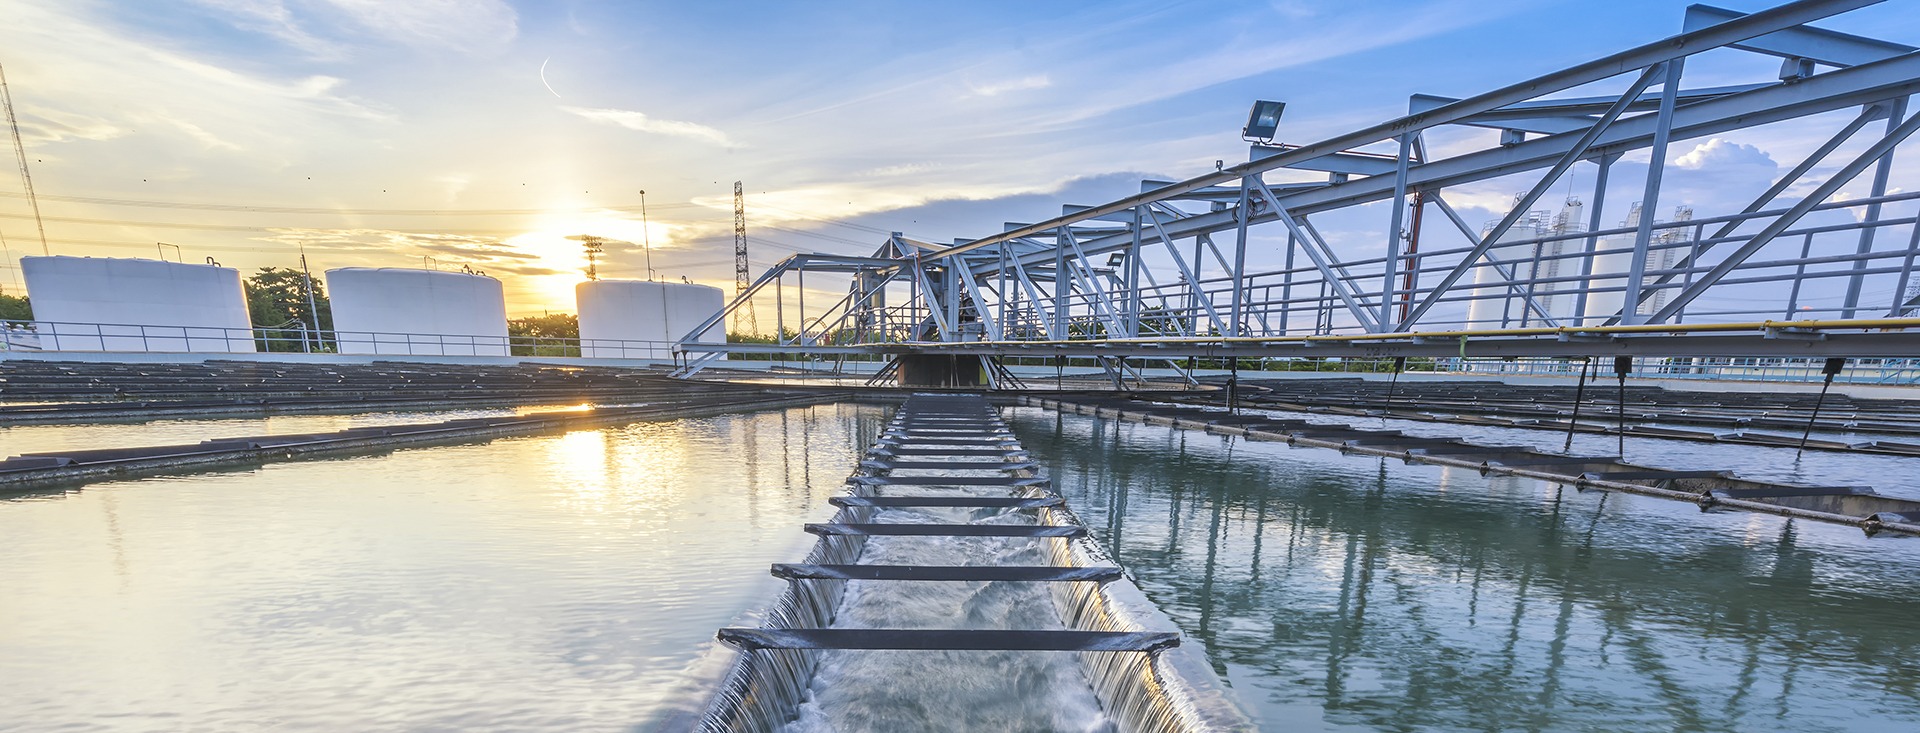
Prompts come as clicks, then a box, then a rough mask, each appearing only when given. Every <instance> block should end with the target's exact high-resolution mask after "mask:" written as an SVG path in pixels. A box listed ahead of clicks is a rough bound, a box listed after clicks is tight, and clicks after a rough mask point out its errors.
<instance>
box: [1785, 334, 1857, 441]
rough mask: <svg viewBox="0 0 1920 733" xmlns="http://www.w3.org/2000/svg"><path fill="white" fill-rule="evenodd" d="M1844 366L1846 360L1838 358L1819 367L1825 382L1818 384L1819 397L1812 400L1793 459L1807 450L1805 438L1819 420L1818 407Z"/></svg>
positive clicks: (1828, 360)
mask: <svg viewBox="0 0 1920 733" xmlns="http://www.w3.org/2000/svg"><path fill="white" fill-rule="evenodd" d="M1846 366H1847V360H1846V358H1845V357H1839V356H1833V357H1828V358H1827V363H1825V364H1822V365H1821V366H1820V373H1821V374H1824V375H1826V380H1825V381H1823V382H1821V383H1820V396H1819V397H1816V398H1814V400H1813V414H1811V415H1808V416H1807V429H1806V430H1802V431H1800V448H1799V449H1798V450H1795V451H1794V452H1793V457H1794V458H1796V459H1797V458H1799V457H1800V454H1801V453H1803V452H1805V451H1806V450H1807V437H1808V436H1811V435H1813V423H1814V422H1815V421H1817V420H1819V419H1820V405H1822V404H1825V403H1826V401H1827V390H1828V389H1831V388H1832V387H1833V378H1834V377H1836V376H1839V374H1840V370H1841V369H1844V368H1846Z"/></svg>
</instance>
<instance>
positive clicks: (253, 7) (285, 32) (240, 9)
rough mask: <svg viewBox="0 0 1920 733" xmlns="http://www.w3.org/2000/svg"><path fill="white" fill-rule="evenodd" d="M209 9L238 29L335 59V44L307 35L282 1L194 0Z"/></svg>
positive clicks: (336, 54)
mask: <svg viewBox="0 0 1920 733" xmlns="http://www.w3.org/2000/svg"><path fill="white" fill-rule="evenodd" d="M194 2H195V3H196V4H198V5H201V6H202V7H205V8H207V9H209V10H213V11H216V12H219V13H222V14H224V15H225V16H226V18H227V22H228V23H230V24H232V25H233V26H234V27H235V28H239V29H241V30H247V31H253V32H256V33H263V34H266V35H268V36H271V37H273V38H276V39H279V40H280V41H281V42H282V43H285V44H287V45H289V46H293V47H294V48H298V49H301V50H304V51H307V52H309V53H313V54H315V55H318V56H329V57H331V56H338V55H340V53H341V49H340V47H339V46H338V45H337V44H334V43H331V42H328V41H323V40H321V39H319V38H316V37H314V36H313V34H311V33H308V32H307V31H306V29H304V28H302V27H300V23H299V22H298V21H296V20H294V17H293V11H292V10H290V9H289V8H287V5H286V3H285V2H283V0H194Z"/></svg>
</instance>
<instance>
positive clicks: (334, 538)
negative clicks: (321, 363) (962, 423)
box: [0, 405, 885, 731]
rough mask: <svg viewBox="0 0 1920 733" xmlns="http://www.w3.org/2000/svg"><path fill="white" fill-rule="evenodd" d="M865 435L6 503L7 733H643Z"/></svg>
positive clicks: (672, 443)
mask: <svg viewBox="0 0 1920 733" xmlns="http://www.w3.org/2000/svg"><path fill="white" fill-rule="evenodd" d="M884 415H885V410H882V409H879V408H873V407H862V406H855V405H841V406H826V407H815V408H805V409H791V410H785V411H778V412H767V413H756V414H750V415H731V416H722V417H714V418H704V419H693V420H680V421H672V422H659V423H637V424H634V425H630V426H626V427H620V428H608V429H596V430H582V431H575V432H569V433H565V434H556V435H543V436H533V437H523V438H511V439H502V440H496V441H492V442H489V443H483V444H471V445H457V446H445V447H435V448H427V449H415V450H401V451H397V452H393V453H390V454H384V455H375V456H364V457H357V458H349V459H338V460H322V461H304V462H291V463H278V464H271V465H267V466H264V467H259V468H253V469H247V470H235V471H227V472H210V473H201V474H194V475H185V476H174V477H156V478H145V479H139V480H133V481H122V482H113V483H101V484H94V485H90V486H88V487H86V488H84V489H82V490H78V491H66V492H50V493H38V494H12V495H7V496H6V497H5V498H4V499H0V537H4V538H6V539H5V542H6V546H7V554H8V558H7V561H6V562H5V563H0V589H4V591H0V679H4V680H7V684H5V685H0V710H4V711H5V713H4V714H3V715H0V729H5V730H19V731H179V730H193V731H259V730H310V731H342V730H351V731H423V730H508V731H516V730H524V731H591V730H607V731H619V730H630V729H633V728H635V727H641V728H645V727H649V726H650V725H651V722H652V721H655V720H657V719H658V718H659V717H660V716H662V715H664V714H666V713H668V712H670V711H672V710H674V709H676V707H680V706H685V705H687V704H689V699H688V697H687V690H685V689H683V686H684V684H685V683H687V682H688V681H689V668H690V665H692V666H694V667H697V666H698V665H697V662H698V661H699V660H700V659H701V657H702V655H703V654H704V653H706V652H708V651H709V650H710V649H711V645H712V641H711V640H712V637H713V632H714V630H715V629H717V628H719V627H721V626H726V625H730V624H734V623H741V622H749V621H743V619H741V618H740V616H741V614H742V613H744V612H748V611H750V610H751V609H755V608H758V607H761V606H763V605H764V604H766V603H767V602H769V601H770V600H772V598H773V597H774V595H775V593H776V592H777V591H778V590H779V587H780V586H779V581H777V580H774V579H773V578H771V577H770V576H769V575H768V574H767V566H768V564H769V563H771V562H777V561H790V560H794V559H797V558H799V557H801V556H803V555H804V553H805V551H806V548H807V547H808V546H809V545H810V544H811V541H812V538H811V537H810V536H808V535H806V534H805V533H804V532H802V531H801V523H802V521H804V518H806V517H814V516H820V517H824V516H827V515H830V514H831V511H832V509H831V507H829V506H827V505H826V501H825V500H826V498H827V497H829V496H833V495H837V494H839V493H841V492H842V491H843V489H844V483H843V481H844V478H845V477H846V475H847V474H848V473H849V472H850V471H851V469H852V466H853V464H854V462H855V459H856V456H857V452H858V450H859V449H860V448H861V447H863V446H864V445H865V444H866V443H867V442H868V441H870V440H871V438H872V436H873V434H875V433H876V432H877V431H878V430H879V428H880V426H881V423H882V420H883V418H884ZM325 419H344V418H325ZM120 427H126V426H120ZM202 427H204V425H202ZM127 437H129V438H132V439H134V440H135V441H136V442H135V443H134V444H139V443H140V442H151V443H157V442H163V441H161V440H146V439H145V438H144V437H142V436H140V435H139V434H131V435H128V436H127ZM147 437H151V436H147ZM691 702H692V704H698V702H699V701H698V700H693V701H691Z"/></svg>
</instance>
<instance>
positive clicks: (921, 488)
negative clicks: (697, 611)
mask: <svg viewBox="0 0 1920 733" xmlns="http://www.w3.org/2000/svg"><path fill="white" fill-rule="evenodd" d="M1036 468H1037V467H1036V465H1035V464H1033V463H1032V462H1030V461H1029V460H1027V453H1026V451H1024V450H1022V449H1021V447H1020V444H1019V443H1018V441H1017V440H1015V439H1014V437H1013V435H1012V433H1011V432H1010V431H1009V430H1008V429H1007V427H1006V425H1005V423H1003V422H1002V421H1001V419H1000V417H999V415H998V414H997V413H996V412H995V409H994V408H993V407H992V406H991V405H990V404H989V403H988V402H987V401H986V400H985V399H983V398H982V397H979V396H973V395H929V394H917V395H914V396H912V397H910V398H909V399H908V400H907V401H906V403H905V404H904V405H903V406H902V407H901V409H900V410H899V411H898V413H896V415H895V416H894V418H893V420H892V422H891V423H890V424H889V425H888V427H887V429H886V430H885V432H883V433H882V435H881V437H880V438H879V440H878V441H876V442H875V444H874V445H873V446H872V447H871V448H870V449H869V450H868V451H867V458H866V460H863V461H861V463H860V464H859V471H858V472H856V473H855V475H853V476H851V477H849V478H848V479H847V483H848V485H849V487H850V488H849V494H848V495H847V496H843V497H837V498H835V499H833V501H832V503H833V505H834V506H836V507H838V512H837V513H836V514H835V515H834V517H833V520H832V521H831V522H826V523H819V524H808V525H807V526H806V528H807V531H808V532H810V533H812V534H815V535H817V536H819V538H820V539H819V541H818V542H817V543H816V544H815V546H814V549H813V551H812V552H811V553H809V554H808V556H807V558H806V561H805V562H804V563H798V564H786V563H781V564H776V565H774V566H773V567H772V572H773V574H774V575H775V576H777V577H780V578H783V579H785V580H787V581H788V587H787V590H786V592H785V593H783V594H782V595H781V596H780V597H779V599H778V601H777V602H776V605H775V606H774V608H773V610H772V612H771V613H769V614H768V616H767V620H766V622H765V623H764V624H762V625H761V626H759V627H754V628H744V627H734V628H723V629H721V630H720V631H719V633H718V638H719V639H720V640H721V641H723V642H725V643H727V644H729V645H731V646H733V647H735V648H736V649H738V650H739V653H738V656H737V657H736V658H735V660H734V662H733V664H732V667H731V669H730V670H729V672H728V674H727V676H726V678H725V680H724V681H723V682H722V684H721V687H720V689H719V690H718V692H717V694H716V695H715V697H714V698H713V700H712V702H711V704H710V705H709V706H708V709H707V711H706V714H705V717H704V719H702V720H699V721H697V722H695V721H687V722H686V726H685V727H690V728H693V727H697V728H698V729H699V730H713V731H741V730H744V731H773V730H801V731H812V730H823V731H824V730H910V729H918V728H920V727H922V726H925V725H927V724H928V723H929V722H930V721H945V722H946V724H948V725H950V726H952V727H953V729H957V730H1125V731H1198V730H1232V729H1243V728H1246V727H1247V723H1246V721H1245V720H1244V719H1242V718H1239V717H1238V713H1237V710H1236V709H1235V708H1233V707H1232V706H1231V705H1229V704H1224V703H1222V702H1220V701H1219V695H1218V690H1216V689H1214V686H1213V683H1212V682H1211V681H1209V680H1208V679H1207V677H1208V676H1207V675H1205V674H1195V673H1194V672H1192V671H1187V672H1184V673H1183V672H1182V671H1180V669H1181V667H1183V666H1185V667H1187V668H1189V670H1191V669H1193V668H1194V667H1193V666H1192V665H1180V664H1176V663H1174V662H1173V661H1171V660H1170V659H1169V654H1170V653H1172V652H1173V651H1174V650H1175V648H1176V647H1177V646H1178V645H1179V643H1180V635H1179V634H1178V633H1177V632H1174V631H1171V630H1167V629H1162V628H1152V624H1151V623H1150V622H1149V620H1148V619H1147V617H1146V616H1145V615H1143V614H1142V613H1140V612H1139V611H1140V610H1143V609H1138V608H1135V609H1130V608H1128V605H1127V604H1126V603H1125V602H1123V601H1121V600H1119V598H1117V597H1116V596H1115V595H1114V594H1113V593H1111V592H1110V589H1111V588H1112V587H1113V586H1115V585H1125V584H1127V581H1126V580H1125V578H1124V576H1123V574H1122V571H1121V569H1120V568H1118V567H1115V566H1113V565H1112V564H1111V562H1110V561H1109V560H1108V559H1107V557H1106V555H1105V553H1103V552H1101V551H1100V550H1099V548H1098V546H1097V545H1096V544H1094V543H1093V542H1091V541H1090V540H1089V539H1088V537H1087V529H1086V527H1085V526H1084V525H1082V524H1081V523H1080V522H1079V520H1078V519H1076V518H1075V517H1074V516H1073V514H1072V512H1071V511H1070V510H1069V509H1068V508H1067V507H1066V506H1065V502H1064V501H1063V500H1062V499H1061V498H1060V496H1059V494H1058V493H1056V492H1054V491H1053V490H1052V488H1051V487H1050V484H1049V482H1048V480H1047V479H1046V478H1045V477H1043V476H1039V475H1036V471H1035V469H1036ZM1137 594H1138V592H1137V590H1135V591H1134V595H1137ZM1076 661H1077V662H1078V664H1075V662H1076ZM789 726H790V727H789Z"/></svg>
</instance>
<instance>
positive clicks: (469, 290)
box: [327, 267, 508, 356]
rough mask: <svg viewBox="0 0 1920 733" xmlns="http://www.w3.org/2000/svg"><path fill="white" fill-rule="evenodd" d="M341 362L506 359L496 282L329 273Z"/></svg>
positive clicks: (412, 273) (457, 275)
mask: <svg viewBox="0 0 1920 733" xmlns="http://www.w3.org/2000/svg"><path fill="white" fill-rule="evenodd" d="M327 290H328V293H329V296H330V298H331V299H332V301H333V329H334V333H335V337H336V338H337V339H338V343H339V348H340V353H342V354H398V355H414V356H506V355H507V353H508V349H507V301H506V295H505V293H504V291H503V289H502V288H501V287H500V281H499V280H495V279H493V278H491V277H487V276H485V275H474V274H470V273H465V272H439V271H436V270H416V269H409V268H400V267H343V268H340V269H337V270H328V271H327Z"/></svg>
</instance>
